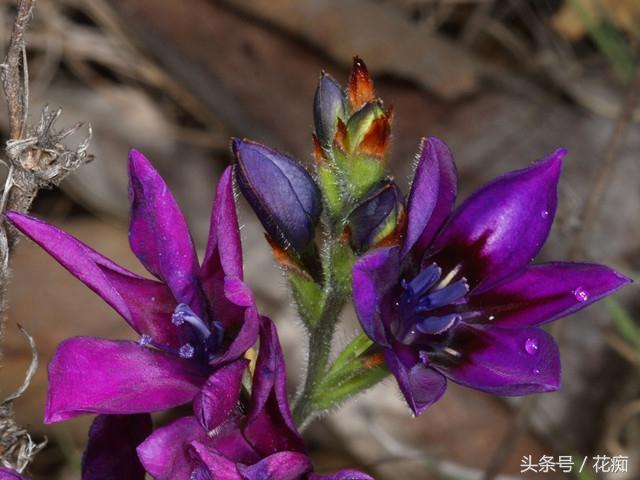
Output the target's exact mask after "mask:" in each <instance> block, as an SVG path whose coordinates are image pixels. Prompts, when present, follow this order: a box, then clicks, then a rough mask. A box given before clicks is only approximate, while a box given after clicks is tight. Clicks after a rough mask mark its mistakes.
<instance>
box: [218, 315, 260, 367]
mask: <svg viewBox="0 0 640 480" xmlns="http://www.w3.org/2000/svg"><path fill="white" fill-rule="evenodd" d="M241 318H242V319H243V322H242V324H241V325H239V326H238V325H232V326H231V330H233V329H237V330H235V331H234V332H232V333H233V334H234V335H235V336H234V337H233V340H232V341H231V344H230V345H229V346H227V347H226V348H225V350H224V352H223V353H222V355H220V356H219V357H217V358H215V359H213V360H212V361H211V362H210V364H211V365H212V366H216V365H223V364H225V363H227V362H229V361H233V360H236V359H238V358H241V357H242V356H244V354H245V352H246V351H247V350H249V348H251V347H252V346H253V345H254V344H255V343H256V340H257V338H258V330H259V328H260V320H259V319H258V312H257V311H256V309H255V307H252V308H246V309H245V310H244V314H243V315H242V317H241ZM226 327H227V325H225V328H226Z"/></svg>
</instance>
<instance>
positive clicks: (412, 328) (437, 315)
mask: <svg viewBox="0 0 640 480" xmlns="http://www.w3.org/2000/svg"><path fill="white" fill-rule="evenodd" d="M457 273H458V271H457V269H453V270H452V271H451V272H449V273H448V274H447V275H446V276H444V277H442V269H441V268H440V267H438V265H436V264H435V263H433V264H431V265H429V266H428V267H426V268H424V269H423V270H421V271H420V272H419V273H418V274H417V275H416V276H415V277H414V278H413V279H411V280H406V279H403V280H401V282H400V286H401V287H402V290H403V292H402V293H401V295H400V299H399V301H398V304H397V306H398V309H399V316H398V317H399V318H398V321H397V322H396V323H395V324H394V325H393V326H392V330H393V333H394V335H396V338H398V339H399V340H400V341H401V342H403V343H412V342H413V341H414V340H415V339H416V338H417V337H418V336H420V335H421V334H422V335H438V334H441V333H444V332H446V331H447V330H449V329H450V328H451V327H453V326H454V325H456V324H457V323H458V322H459V321H460V320H461V319H462V316H461V314H459V313H442V310H440V312H438V309H441V308H442V307H446V306H447V305H451V304H453V303H455V302H457V301H458V300H460V299H462V298H464V297H465V295H466V294H467V293H468V292H469V285H468V284H467V280H466V279H465V278H461V279H460V280H456V281H452V280H453V279H454V278H455V276H456V275H457Z"/></svg>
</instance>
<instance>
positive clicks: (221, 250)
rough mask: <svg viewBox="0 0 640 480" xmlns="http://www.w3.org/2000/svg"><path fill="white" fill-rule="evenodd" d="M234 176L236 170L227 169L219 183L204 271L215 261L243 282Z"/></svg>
mask: <svg viewBox="0 0 640 480" xmlns="http://www.w3.org/2000/svg"><path fill="white" fill-rule="evenodd" d="M232 174H233V167H227V168H226V169H225V171H224V172H223V174H222V176H221V177H220V181H219V182H218V188H217V190H216V199H215V202H214V204H213V208H212V211H211V225H210V229H209V240H208V242H207V250H206V252H205V256H204V260H203V262H202V270H204V271H206V270H207V266H208V264H209V262H210V261H212V260H214V259H215V261H214V264H215V265H220V266H221V267H222V270H223V272H224V274H225V275H227V276H231V277H238V278H239V279H240V280H242V244H241V242H240V228H239V227H238V215H237V214H236V202H235V200H234V196H233V176H232ZM218 259H219V260H218Z"/></svg>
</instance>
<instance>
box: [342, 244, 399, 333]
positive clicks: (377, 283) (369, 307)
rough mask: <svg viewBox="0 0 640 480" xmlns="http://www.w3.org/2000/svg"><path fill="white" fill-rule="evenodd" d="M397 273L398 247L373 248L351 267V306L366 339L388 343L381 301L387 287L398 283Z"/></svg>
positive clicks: (386, 291) (387, 289)
mask: <svg viewBox="0 0 640 480" xmlns="http://www.w3.org/2000/svg"><path fill="white" fill-rule="evenodd" d="M399 274H400V259H399V248H398V247H387V248H379V249H377V250H373V251H372V252H371V253H368V254H366V255H365V256H363V257H362V258H361V259H360V260H358V261H357V262H356V263H355V265H354V266H353V269H352V278H353V280H352V284H353V305H354V308H355V310H356V313H357V314H358V319H359V320H360V324H361V325H362V329H363V330H364V331H365V333H366V334H367V335H368V336H369V338H371V340H373V341H374V342H376V343H378V344H380V345H388V340H387V336H386V333H385V328H384V325H383V322H382V318H381V315H380V313H381V306H382V302H383V300H384V298H385V296H386V295H387V293H388V291H389V289H390V288H391V287H393V286H395V285H396V284H397V283H398V280H399V278H398V277H399Z"/></svg>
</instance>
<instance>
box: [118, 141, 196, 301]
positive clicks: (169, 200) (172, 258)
mask: <svg viewBox="0 0 640 480" xmlns="http://www.w3.org/2000/svg"><path fill="white" fill-rule="evenodd" d="M129 199H130V201H131V224H130V235H129V241H130V244H131V250H133V252H134V253H135V254H136V256H137V257H138V258H139V259H140V261H141V262H142V264H143V265H144V266H145V268H146V269H147V270H149V271H150V272H151V273H153V274H154V275H155V276H157V277H158V278H160V279H162V280H163V281H165V282H166V284H167V285H168V286H169V289H170V290H171V291H172V292H173V295H174V296H175V298H176V299H177V300H178V303H186V304H187V305H189V306H191V307H192V308H193V309H194V311H196V313H198V314H202V313H203V312H202V311H201V308H202V306H201V303H200V299H199V298H198V295H199V288H198V285H197V280H196V276H197V273H198V259H197V257H196V252H195V249H194V246H193V241H192V240H191V235H190V233H189V229H188V227H187V223H186V221H185V219H184V217H183V216H182V212H181V211H180V209H179V207H178V204H177V203H176V201H175V198H174V197H173V195H172V194H171V192H170V191H169V189H168V187H167V185H166V184H165V183H164V180H163V179H162V177H160V174H159V173H158V172H157V171H156V170H155V169H154V168H153V166H151V163H149V160H147V159H146V158H145V157H144V155H142V154H141V153H140V152H138V151H136V150H131V152H130V154H129Z"/></svg>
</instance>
